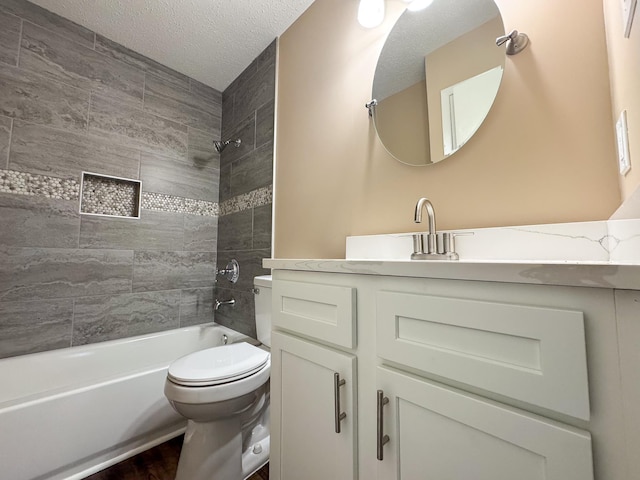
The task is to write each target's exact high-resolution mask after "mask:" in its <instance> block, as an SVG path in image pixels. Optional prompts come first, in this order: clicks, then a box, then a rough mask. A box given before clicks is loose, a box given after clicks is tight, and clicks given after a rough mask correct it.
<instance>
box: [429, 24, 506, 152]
mask: <svg viewBox="0 0 640 480" xmlns="http://www.w3.org/2000/svg"><path fill="white" fill-rule="evenodd" d="M503 33H504V27H503V25H502V19H501V18H500V16H499V15H498V16H497V17H495V18H494V19H493V20H490V21H488V22H486V23H484V24H482V25H480V26H479V27H478V28H475V29H473V30H471V31H470V32H468V33H466V34H464V35H462V36H460V37H458V38H456V39H455V40H453V41H452V42H449V43H447V44H446V45H443V46H442V47H440V48H438V49H437V50H435V51H434V52H431V53H430V54H429V55H427V56H426V58H425V76H426V79H427V105H429V137H430V139H431V144H430V146H431V158H433V159H435V161H436V162H437V161H440V159H442V158H444V141H443V139H442V102H441V99H440V92H441V91H442V90H444V89H445V88H448V87H451V86H452V85H455V84H456V83H460V82H462V81H464V80H467V79H469V78H471V77H475V76H476V75H479V74H481V73H483V72H486V71H487V70H491V69H492V68H495V67H498V66H500V65H502V64H503V62H504V57H505V54H504V49H501V48H496V46H495V44H494V43H493V41H491V43H490V44H487V42H486V41H487V38H490V39H494V38H498V37H499V36H500V35H502V34H503Z"/></svg>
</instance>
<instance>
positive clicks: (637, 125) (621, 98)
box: [604, 0, 640, 200]
mask: <svg viewBox="0 0 640 480" xmlns="http://www.w3.org/2000/svg"><path fill="white" fill-rule="evenodd" d="M639 12H640V6H639V7H638V8H637V9H636V13H635V18H634V20H633V27H632V29H631V35H630V37H629V38H624V35H623V22H622V13H621V8H620V0H604V15H605V23H606V27H607V47H608V50H609V67H610V69H609V75H610V79H611V98H612V104H613V105H612V108H613V118H614V122H615V121H616V120H617V119H618V117H619V116H620V113H621V112H622V111H623V110H627V122H628V127H629V151H630V154H631V170H630V171H629V173H627V175H626V176H624V177H622V176H620V177H619V178H620V190H621V192H622V198H623V199H624V200H626V199H627V198H629V197H630V196H631V194H632V193H633V192H634V191H635V190H636V188H638V186H639V185H640V13H639ZM613 125H615V123H614V124H613ZM613 125H612V128H613Z"/></svg>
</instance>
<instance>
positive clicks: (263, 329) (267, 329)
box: [253, 275, 271, 347]
mask: <svg viewBox="0 0 640 480" xmlns="http://www.w3.org/2000/svg"><path fill="white" fill-rule="evenodd" d="M253 286H254V287H255V290H254V292H255V293H254V295H253V297H254V301H255V306H256V332H257V334H258V340H260V341H261V342H262V343H263V344H264V345H266V346H267V347H270V346H271V275H262V276H260V277H255V278H254V279H253Z"/></svg>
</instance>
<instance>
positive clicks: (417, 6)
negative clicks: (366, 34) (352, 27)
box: [358, 0, 433, 28]
mask: <svg viewBox="0 0 640 480" xmlns="http://www.w3.org/2000/svg"><path fill="white" fill-rule="evenodd" d="M404 2H405V3H408V4H409V5H407V10H410V11H412V12H417V11H419V10H424V9H425V8H427V7H428V6H429V5H431V4H432V3H433V0H404ZM383 20H384V0H360V5H359V6H358V22H359V23H360V25H362V26H363V27H364V28H375V27H377V26H379V25H380V24H381V23H382V21H383Z"/></svg>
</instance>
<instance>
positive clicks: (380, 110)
mask: <svg viewBox="0 0 640 480" xmlns="http://www.w3.org/2000/svg"><path fill="white" fill-rule="evenodd" d="M376 130H377V131H378V132H379V136H380V139H381V140H382V141H384V146H385V147H386V148H387V149H388V150H389V151H390V152H393V154H394V155H395V157H396V158H399V159H401V160H402V161H404V162H405V163H409V164H411V165H426V164H428V163H431V160H430V153H429V116H428V113H427V90H426V88H425V85H424V82H418V83H416V84H415V85H412V86H410V87H409V88H405V89H404V90H402V91H400V92H398V93H396V94H394V95H391V96H390V97H387V98H385V99H384V100H382V101H380V102H379V103H378V106H377V107H376Z"/></svg>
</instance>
